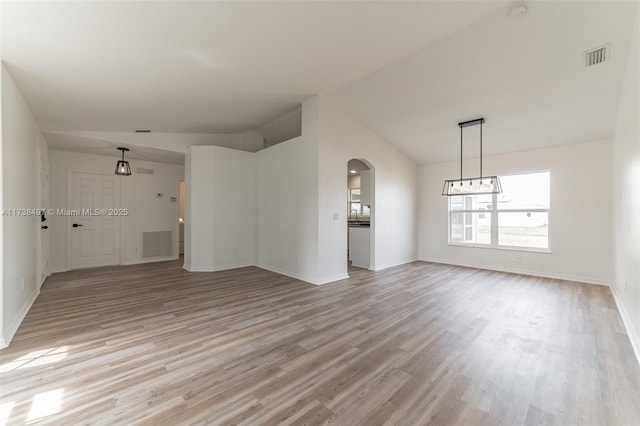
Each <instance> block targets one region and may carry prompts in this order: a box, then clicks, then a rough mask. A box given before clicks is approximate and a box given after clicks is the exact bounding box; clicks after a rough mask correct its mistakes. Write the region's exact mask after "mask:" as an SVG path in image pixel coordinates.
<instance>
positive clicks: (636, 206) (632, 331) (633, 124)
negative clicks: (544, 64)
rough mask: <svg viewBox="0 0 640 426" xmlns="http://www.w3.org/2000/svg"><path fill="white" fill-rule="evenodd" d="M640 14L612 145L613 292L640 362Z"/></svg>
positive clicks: (630, 52) (631, 47)
mask: <svg viewBox="0 0 640 426" xmlns="http://www.w3.org/2000/svg"><path fill="white" fill-rule="evenodd" d="M639 19H640V13H639V14H638V16H637V18H636V26H635V29H634V33H633V39H632V42H631V46H630V51H629V58H628V62H627V68H626V72H625V78H624V83H623V87H622V92H621V94H622V96H621V98H620V107H619V110H618V120H617V123H616V131H615V137H614V143H613V231H614V271H615V274H614V276H615V279H614V286H613V291H614V294H615V296H616V299H617V301H618V306H619V308H620V311H621V313H622V316H623V319H624V321H625V325H626V326H627V330H628V331H629V337H630V338H631V341H632V343H633V344H634V347H635V350H636V356H637V357H638V358H639V359H640V334H639V333H640V107H639V105H638V104H639V103H640V102H639V99H640V86H639V84H638V79H639V77H638V76H640V65H639V59H638V52H639V51H640V23H639V22H638V20H639Z"/></svg>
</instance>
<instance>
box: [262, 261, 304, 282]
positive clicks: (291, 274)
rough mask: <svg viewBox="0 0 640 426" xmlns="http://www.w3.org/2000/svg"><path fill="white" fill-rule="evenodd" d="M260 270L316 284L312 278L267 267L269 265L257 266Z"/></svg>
mask: <svg viewBox="0 0 640 426" xmlns="http://www.w3.org/2000/svg"><path fill="white" fill-rule="evenodd" d="M256 266H257V267H258V268H261V269H264V270H267V271H270V272H275V273H276V274H280V275H285V276H287V277H291V278H295V279H296V280H300V281H304V282H307V283H309V284H315V282H314V278H312V277H308V276H306V275H302V274H299V273H297V272H292V271H287V270H285V269H281V268H277V267H274V266H267V265H260V264H258V265H256Z"/></svg>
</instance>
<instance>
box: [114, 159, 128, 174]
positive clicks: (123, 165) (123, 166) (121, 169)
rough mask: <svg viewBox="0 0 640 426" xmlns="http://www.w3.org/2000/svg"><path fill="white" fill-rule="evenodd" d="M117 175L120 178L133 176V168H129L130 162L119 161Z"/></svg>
mask: <svg viewBox="0 0 640 426" xmlns="http://www.w3.org/2000/svg"><path fill="white" fill-rule="evenodd" d="M116 174H117V175H120V176H131V167H129V162H128V161H124V160H118V164H117V165H116Z"/></svg>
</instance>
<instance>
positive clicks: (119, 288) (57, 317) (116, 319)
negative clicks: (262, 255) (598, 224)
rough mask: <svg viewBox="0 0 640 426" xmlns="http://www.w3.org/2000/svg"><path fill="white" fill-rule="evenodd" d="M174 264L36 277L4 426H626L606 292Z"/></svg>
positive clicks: (530, 280) (6, 373) (400, 273)
mask: <svg viewBox="0 0 640 426" xmlns="http://www.w3.org/2000/svg"><path fill="white" fill-rule="evenodd" d="M180 266H181V264H180V262H166V263H159V264H147V265H141V266H126V267H109V268H100V269H94V270H85V271H75V272H68V273H62V274H56V275H54V276H52V277H50V278H49V279H48V280H47V282H46V284H45V286H44V287H43V288H42V292H41V294H40V296H39V297H38V299H37V300H36V302H35V303H34V305H33V308H32V309H31V311H30V312H29V313H28V315H27V316H26V319H25V320H24V323H23V324H22V326H21V327H20V329H19V330H18V333H17V335H16V336H15V338H14V340H13V342H12V343H11V345H10V347H9V348H7V349H4V350H2V351H0V380H1V401H0V406H1V407H2V409H1V410H0V415H4V416H5V419H6V420H7V421H8V423H9V424H29V423H32V422H34V423H35V422H42V423H44V424H61V425H76V424H126V425H132V424H148V425H159V424H170V425H176V424H198V425H200V424H272V425H277V424H283V425H284V424H300V425H302V424H309V425H312V424H322V423H332V424H338V425H349V426H351V425H356V424H362V425H378V424H400V425H427V424H428V425H453V424H469V425H498V424H503V425H554V424H555V425H572V424H584V425H615V424H620V425H639V424H640V368H639V366H638V363H637V361H636V360H635V358H634V356H633V352H632V348H631V345H630V343H629V340H628V338H627V335H626V334H625V330H624V328H623V326H622V323H621V320H620V317H619V314H618V311H617V310H616V306H615V303H614V300H613V298H612V296H611V293H610V290H609V289H608V288H607V287H603V286H596V285H587V284H579V283H573V282H567V281H560V280H552V279H545V278H535V277H527V276H521V275H512V274H505V273H499V272H490V271H483V270H476V269H469V268H461V267H454V266H446V265H438V264H432V263H424V262H415V263H411V264H408V265H404V266H400V267H396V268H392V269H388V270H385V271H381V272H375V273H374V272H369V271H364V270H359V269H353V270H352V271H351V275H352V278H351V279H349V280H345V281H340V282H338V283H333V284H328V285H324V286H314V285H310V284H306V283H303V282H300V281H297V280H295V279H292V278H288V277H284V276H281V275H277V274H274V273H271V272H267V271H264V270H261V269H258V268H253V267H251V268H242V269H236V270H231V271H224V272H217V273H188V272H186V271H184V270H182V269H181V268H180ZM0 422H1V420H0Z"/></svg>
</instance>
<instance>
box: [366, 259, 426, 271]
mask: <svg viewBox="0 0 640 426" xmlns="http://www.w3.org/2000/svg"><path fill="white" fill-rule="evenodd" d="M416 260H420V259H418V258H417V257H411V258H409V259H404V260H400V261H398V262H391V263H385V264H384V265H375V266H374V267H373V268H369V270H370V271H382V270H383V269H389V268H393V267H394V266H400V265H406V264H407V263H411V262H415V261H416Z"/></svg>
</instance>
